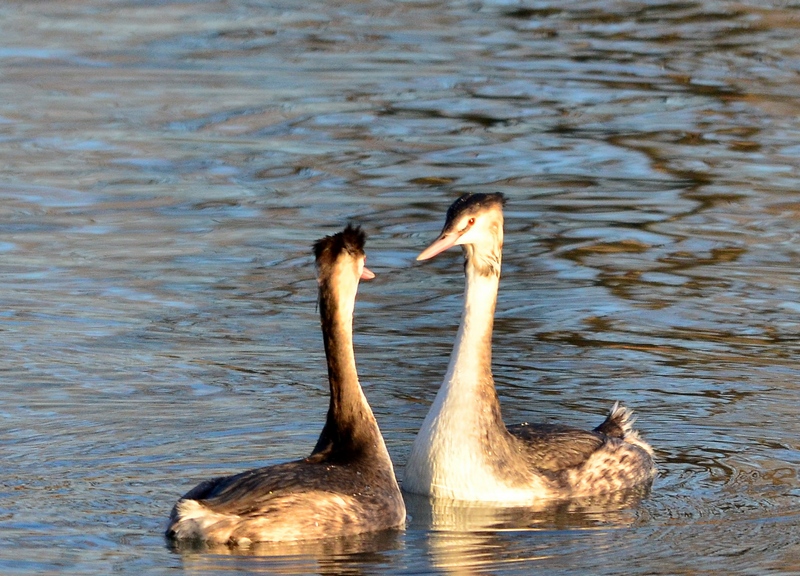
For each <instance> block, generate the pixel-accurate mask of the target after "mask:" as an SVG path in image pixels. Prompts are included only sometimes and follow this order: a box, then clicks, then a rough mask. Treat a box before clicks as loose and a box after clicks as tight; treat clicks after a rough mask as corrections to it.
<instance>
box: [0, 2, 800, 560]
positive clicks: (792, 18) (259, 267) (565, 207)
mask: <svg viewBox="0 0 800 576" xmlns="http://www.w3.org/2000/svg"><path fill="white" fill-rule="evenodd" d="M788 6H789V5H787V4H785V3H777V2H774V3H766V4H765V3H763V2H759V3H754V2H751V3H747V2H745V3H738V4H734V3H728V2H705V3H701V2H685V3H669V2H639V3H635V2H634V3H631V2H613V1H600V2H586V3H578V5H576V6H570V5H569V4H566V5H565V4H564V3H554V2H537V3H521V2H512V1H496V2H491V1H490V2H482V3H481V2H449V3H444V2H425V1H420V2H382V1H378V0H367V1H365V2H358V3H348V2H305V3H302V4H298V3H294V2H259V1H251V2H243V3H230V2H222V1H208V2H196V3H180V2H171V1H169V0H167V1H159V2H156V1H125V2H122V1H120V2H112V3H108V2H99V1H96V0H83V1H80V2H72V1H55V2H37V3H24V2H15V3H8V4H5V5H3V6H0V23H2V34H0V158H2V169H1V170H0V200H1V202H0V270H2V274H0V288H2V290H0V294H2V297H1V298H2V306H0V350H2V353H0V415H2V418H1V419H0V462H2V464H3V466H2V469H3V474H2V477H1V480H0V571H2V572H3V573H4V574H48V573H59V572H64V573H70V574H89V575H93V574H97V575H100V574H103V575H105V574H109V573H121V574H167V573H175V572H176V570H183V571H187V572H192V573H214V574H218V573H228V572H248V573H250V572H276V573H283V574H322V573H325V574H328V573H337V574H338V573H347V574H350V573H352V574H356V573H358V574H361V573H386V574H428V573H456V574H468V573H491V574H530V573H534V572H543V573H544V572H546V573H551V574H587V573H591V574H710V573H715V574H716V573H726V574H766V573H769V574H790V573H794V572H795V566H796V559H797V558H798V556H799V555H800V507H798V505H797V502H798V498H797V497H798V495H799V494H800V480H798V477H797V467H798V463H800V452H799V451H798V450H799V448H800V440H799V439H800V424H798V422H799V421H800V418H798V408H797V406H798V404H797V393H798V388H799V387H800V386H799V384H798V383H800V371H799V370H798V364H797V362H796V356H797V352H798V351H800V339H798V333H799V330H798V327H799V326H800V322H798V320H799V319H800V316H798V314H800V298H799V297H798V294H799V293H800V277H799V276H798V274H797V269H798V266H800V252H799V251H798V248H797V246H798V224H797V222H798V215H800V196H798V193H797V191H798V190H800V169H799V168H798V162H797V157H798V152H800V144H798V142H800V120H799V119H800V99H798V95H797V74H798V71H799V70H800V48H798V46H799V45H798V44H797V41H796V38H797V22H798V21H800V20H798V18H799V17H800V9H798V8H795V7H788ZM488 191H501V192H504V193H505V194H506V196H507V197H508V206H507V210H506V244H505V251H504V261H503V278H502V282H501V293H500V298H499V302H498V311H497V322H496V327H495V336H494V346H495V349H494V350H495V351H494V369H495V377H496V380H497V383H498V392H499V393H500V396H501V401H502V403H503V410H504V414H505V418H506V421H507V422H509V423H513V422H519V421H522V420H533V421H536V420H539V421H554V422H563V423H570V424H575V425H581V426H586V427H591V426H594V425H596V424H597V423H598V422H599V421H600V420H601V419H602V417H603V414H604V412H605V411H606V410H607V409H608V408H609V407H610V406H611V404H612V403H613V402H614V401H615V400H620V401H622V402H624V403H625V404H626V405H627V406H629V407H630V408H632V409H634V410H635V411H636V413H637V415H638V417H639V420H638V423H637V427H638V428H639V430H640V431H641V433H642V434H643V436H644V437H645V438H646V439H647V440H648V441H649V442H650V443H651V444H652V445H653V446H654V447H655V449H656V455H657V458H658V466H659V471H660V475H659V478H658V479H657V480H656V482H655V484H654V486H653V489H652V491H651V493H650V494H648V495H646V496H645V497H644V498H643V499H641V500H640V499H638V498H633V499H629V500H621V501H614V500H613V499H612V500H609V501H602V500H601V501H592V502H579V503H571V504H566V505H563V506H559V507H555V508H551V509H547V510H517V511H498V510H491V509H483V508H469V507H467V508H464V507H457V506H456V507H453V506H449V505H447V503H436V504H434V505H431V504H430V503H428V502H427V501H425V500H420V499H411V500H410V501H409V512H410V519H409V524H408V527H407V529H406V530H405V531H402V532H397V533H389V534H379V535H372V536H368V537H364V538H358V539H354V540H352V541H336V542H325V543H311V544H304V545H291V546H290V545H285V546H284V545H282V546H271V547H262V548H261V549H258V550H254V551H252V552H251V553H250V554H247V555H245V554H225V553H222V551H212V552H208V551H183V552H179V551H173V550H171V549H169V547H168V546H167V545H166V542H165V541H164V539H163V537H162V530H163V528H164V525H165V522H166V517H167V516H168V514H169V510H170V508H171V507H172V505H173V504H174V502H175V501H176V499H177V498H178V497H179V496H180V495H181V494H183V493H184V492H186V491H187V490H188V489H189V488H191V487H192V486H194V485H195V484H196V483H197V482H198V481H200V480H202V479H204V478H207V477H210V476H213V475H217V474H229V473H233V472H237V471H241V470H244V469H247V468H250V467H254V466H258V465H263V464H269V463H275V462H280V461H285V460H288V459H295V458H299V457H301V456H304V455H306V454H307V453H308V452H309V451H310V450H311V448H312V447H313V444H314V442H315V440H316V437H317V435H318V433H319V430H320V427H321V424H322V421H323V418H324V414H325V411H326V409H327V382H326V380H325V367H324V360H323V353H322V342H321V338H320V334H319V320H318V317H317V312H316V309H315V303H316V292H315V290H316V287H315V281H314V269H313V263H312V260H311V255H310V246H311V243H312V242H313V241H314V240H316V239H317V238H319V237H320V236H322V235H324V234H328V233H332V232H335V231H337V229H340V228H341V227H342V226H343V225H344V224H345V223H346V222H348V221H353V222H357V223H360V224H361V225H363V226H364V228H365V229H366V231H367V232H368V234H369V236H370V238H369V241H368V245H367V251H368V261H369V266H370V268H371V269H372V270H373V271H375V272H376V274H377V278H375V280H373V281H371V282H369V283H365V284H364V285H363V286H362V288H361V290H360V292H359V301H358V306H357V311H356V332H357V334H356V353H357V358H358V364H359V371H360V375H361V380H362V383H363V384H364V389H365V393H366V395H367V397H368V399H369V401H370V402H371V404H372V407H373V409H374V410H375V412H376V415H377V417H378V419H379V423H380V425H381V428H382V430H383V432H384V436H385V437H386V441H387V445H388V447H389V450H390V452H391V454H392V457H393V459H394V461H395V465H396V468H397V469H398V471H401V470H402V468H403V465H404V463H405V460H406V458H407V455H408V451H409V449H410V445H411V441H412V440H413V437H414V435H415V433H416V430H417V429H418V427H419V425H420V423H421V421H422V419H423V418H424V416H425V413H426V412H427V408H428V405H429V403H430V402H431V401H432V399H433V396H434V395H435V392H436V389H437V386H438V384H439V382H440V381H441V378H442V375H443V373H444V369H445V366H446V363H447V357H448V354H449V351H450V346H451V345H452V341H453V338H454V335H455V328H456V326H457V322H458V318H459V312H460V306H461V293H462V290H463V276H462V274H461V264H460V261H459V254H458V251H452V253H448V254H445V255H442V256H440V257H439V258H437V259H436V260H434V261H431V262H427V263H424V264H417V263H415V261H414V258H415V256H416V254H417V253H418V252H419V251H420V250H421V249H422V248H424V247H425V246H426V245H427V243H428V242H430V241H431V240H432V239H433V238H434V237H435V235H436V234H437V233H438V231H439V230H440V228H441V225H442V223H443V218H444V212H445V210H446V208H447V206H448V205H449V204H450V202H451V201H452V200H453V199H454V198H455V197H457V196H458V195H459V194H460V193H463V192H488Z"/></svg>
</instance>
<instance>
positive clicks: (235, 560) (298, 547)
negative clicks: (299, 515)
mask: <svg viewBox="0 0 800 576" xmlns="http://www.w3.org/2000/svg"><path fill="white" fill-rule="evenodd" d="M400 535H401V533H400V532H399V531H396V530H389V531H384V532H377V533H370V534H361V535H358V536H349V537H345V538H331V539H329V540H317V541H306V542H283V543H267V542H261V543H255V544H252V545H251V546H249V547H248V548H246V549H242V548H230V547H228V546H224V545H220V546H214V547H208V546H206V545H201V544H192V543H188V542H181V543H174V544H173V547H172V550H173V551H175V552H177V553H179V554H180V555H181V562H182V566H183V568H184V569H185V570H186V571H187V572H188V573H190V574H195V573H198V574H200V573H209V572H212V573H213V572H214V571H217V570H226V571H227V570H232V569H233V570H237V571H241V570H246V571H247V572H248V573H269V574H297V573H314V574H353V575H357V574H369V573H372V572H373V571H374V570H375V569H377V568H378V567H379V566H381V565H385V564H386V563H387V562H388V561H389V560H388V556H389V555H391V554H393V553H397V552H398V551H401V550H402V548H403V544H402V541H401V539H400Z"/></svg>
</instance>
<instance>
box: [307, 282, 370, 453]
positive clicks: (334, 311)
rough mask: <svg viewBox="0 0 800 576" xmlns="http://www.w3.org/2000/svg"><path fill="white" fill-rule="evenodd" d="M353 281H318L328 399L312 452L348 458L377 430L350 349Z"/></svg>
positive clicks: (361, 449)
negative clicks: (347, 285)
mask: <svg viewBox="0 0 800 576" xmlns="http://www.w3.org/2000/svg"><path fill="white" fill-rule="evenodd" d="M355 288H357V283H356V284H355V285H354V286H353V289H352V290H349V289H347V288H343V287H341V286H337V285H336V283H335V282H331V281H330V280H327V281H323V282H321V283H320V288H319V310H320V318H321V322H322V336H323V340H324V343H325V357H326V359H327V364H328V382H329V383H330V391H331V400H330V405H329V407H328V416H327V419H326V421H325V426H324V427H323V429H322V433H321V434H320V436H319V440H318V441H317V445H316V446H315V448H314V451H313V452H312V454H317V453H320V452H326V453H328V455H329V458H330V459H333V460H336V459H341V458H352V457H355V456H358V455H361V454H363V453H364V451H367V450H370V449H372V448H374V447H375V446H376V445H377V444H382V440H381V441H380V442H378V441H376V436H377V437H378V440H380V432H379V431H378V427H377V423H376V422H375V417H374V415H373V413H372V410H371V409H370V407H369V404H368V403H367V400H366V398H365V397H364V393H363V392H362V390H361V385H360V384H359V381H358V373H357V372H356V359H355V353H354V352H353V311H354V308H355V296H356V290H355Z"/></svg>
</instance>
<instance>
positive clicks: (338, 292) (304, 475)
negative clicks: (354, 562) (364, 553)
mask: <svg viewBox="0 0 800 576" xmlns="http://www.w3.org/2000/svg"><path fill="white" fill-rule="evenodd" d="M364 242H365V235H364V233H363V232H362V231H361V230H360V229H359V228H354V227H352V226H349V225H348V226H347V228H345V230H344V231H343V232H340V233H338V234H334V235H333V236H327V237H325V238H323V239H321V240H319V241H318V242H316V244H314V255H315V256H316V263H317V273H318V275H317V279H318V283H319V310H320V316H321V319H322V334H323V340H324V343H325V355H326V357H327V361H328V379H329V382H330V393H331V398H330V405H329V408H328V415H327V420H326V422H325V426H324V427H323V429H322V433H321V434H320V436H319V440H318V441H317V445H316V446H315V447H314V450H313V451H312V452H311V455H310V456H308V457H307V458H304V459H302V460H297V461H294V462H287V463H285V464H277V465H274V466H267V467H264V468H257V469H254V470H248V471H247V472H242V473H241V474H236V475H234V476H227V477H222V478H216V479H213V480H207V481H205V482H202V483H200V484H199V485H198V486H196V487H195V488H193V489H192V490H190V491H189V492H188V493H186V495H184V496H183V497H182V498H181V499H180V500H179V501H178V503H177V504H176V505H175V507H174V508H173V509H172V513H171V515H170V521H169V527H168V528H167V532H166V535H167V537H168V538H171V539H175V540H195V541H202V542H208V543H226V544H228V545H234V546H235V545H239V546H246V545H248V544H249V543H251V542H266V541H286V540H306V539H313V538H324V537H334V536H345V535H351V534H359V533H364V532H371V531H377V530H384V529H389V528H399V527H402V526H403V525H404V523H405V519H406V509H405V504H404V503H403V498H402V495H401V493H400V489H399V487H398V485H397V480H396V478H395V474H394V468H393V467H392V461H391V459H390V458H389V453H388V451H387V450H386V445H385V444H384V441H383V437H382V436H381V432H380V430H379V429H378V424H377V422H376V421H375V416H374V415H373V413H372V410H371V409H370V406H369V404H368V403H367V399H366V398H365V397H364V393H363V392H362V390H361V385H360V384H359V381H358V374H357V373H356V363H355V355H354V353H353V311H354V308H355V298H356V292H357V290H358V282H359V279H369V278H373V277H374V276H375V275H374V274H373V273H372V272H371V271H370V270H369V269H367V268H366V267H365V266H364V262H365V258H366V257H365V255H364Z"/></svg>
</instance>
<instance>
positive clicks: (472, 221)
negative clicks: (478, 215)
mask: <svg viewBox="0 0 800 576" xmlns="http://www.w3.org/2000/svg"><path fill="white" fill-rule="evenodd" d="M473 224H475V218H470V219H469V220H468V221H467V226H472V225H473Z"/></svg>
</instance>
